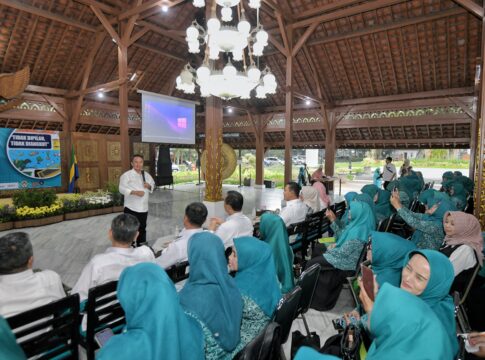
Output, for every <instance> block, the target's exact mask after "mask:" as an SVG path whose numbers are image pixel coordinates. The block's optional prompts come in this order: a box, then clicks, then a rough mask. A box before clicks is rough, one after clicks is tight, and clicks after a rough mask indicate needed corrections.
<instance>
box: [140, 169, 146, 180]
mask: <svg viewBox="0 0 485 360" xmlns="http://www.w3.org/2000/svg"><path fill="white" fill-rule="evenodd" d="M141 177H142V178H143V182H144V183H146V180H145V170H142V171H141Z"/></svg>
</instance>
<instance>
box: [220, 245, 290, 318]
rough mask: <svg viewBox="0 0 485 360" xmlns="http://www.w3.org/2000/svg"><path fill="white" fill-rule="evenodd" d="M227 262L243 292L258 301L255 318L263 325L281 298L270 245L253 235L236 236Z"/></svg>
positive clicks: (270, 316)
mask: <svg viewBox="0 0 485 360" xmlns="http://www.w3.org/2000/svg"><path fill="white" fill-rule="evenodd" d="M228 262H229V269H230V270H231V271H234V272H235V273H236V275H235V277H234V279H235V280H236V285H237V287H238V288H239V291H240V292H241V294H242V295H243V296H247V297H249V298H250V299H251V300H252V301H253V302H255V303H256V304H257V307H258V308H259V311H255V315H256V316H255V321H257V322H260V323H261V324H262V327H264V326H265V325H266V324H267V323H268V322H269V321H270V320H271V318H272V316H273V313H274V311H275V310H276V307H277V306H278V302H279V301H280V299H281V290H280V284H279V282H278V277H277V276H276V268H275V265H274V258H273V250H272V249H271V246H269V245H268V244H267V243H265V242H264V241H261V240H259V239H256V238H254V237H250V236H246V237H240V238H236V239H234V246H233V247H232V251H231V253H230V255H229V258H228Z"/></svg>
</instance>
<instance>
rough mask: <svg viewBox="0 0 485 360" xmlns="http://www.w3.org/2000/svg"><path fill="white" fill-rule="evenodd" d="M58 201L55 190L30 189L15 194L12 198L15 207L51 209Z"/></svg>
mask: <svg viewBox="0 0 485 360" xmlns="http://www.w3.org/2000/svg"><path fill="white" fill-rule="evenodd" d="M56 200H57V195H56V192H55V190H53V189H42V190H41V189H29V190H22V191H19V192H17V193H15V194H14V195H13V197H12V201H13V204H14V205H15V207H17V208H20V207H25V206H27V207H30V208H35V207H42V206H47V207H50V206H51V205H53V204H54V203H55V202H56Z"/></svg>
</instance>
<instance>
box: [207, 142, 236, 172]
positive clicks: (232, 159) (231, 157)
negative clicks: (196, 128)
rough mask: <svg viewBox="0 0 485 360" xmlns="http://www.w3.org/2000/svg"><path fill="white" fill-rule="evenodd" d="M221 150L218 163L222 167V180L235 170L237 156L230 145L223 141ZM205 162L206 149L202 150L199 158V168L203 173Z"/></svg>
mask: <svg viewBox="0 0 485 360" xmlns="http://www.w3.org/2000/svg"><path fill="white" fill-rule="evenodd" d="M221 152H222V159H221V162H220V164H219V165H220V166H221V168H222V180H224V179H227V178H228V177H230V176H231V175H232V174H233V173H234V170H236V166H237V156H236V152H235V151H234V149H233V148H232V147H231V146H230V145H228V144H225V143H223V144H222V149H221ZM206 164H207V150H204V152H203V153H202V157H201V160H200V165H201V166H200V169H201V171H202V172H203V173H204V174H205V169H206ZM206 176H207V175H206Z"/></svg>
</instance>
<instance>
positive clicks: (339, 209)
mask: <svg viewBox="0 0 485 360" xmlns="http://www.w3.org/2000/svg"><path fill="white" fill-rule="evenodd" d="M345 208H346V205H345V201H341V202H338V203H335V215H337V217H338V218H339V219H340V218H341V217H342V216H343V214H344V212H345Z"/></svg>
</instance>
